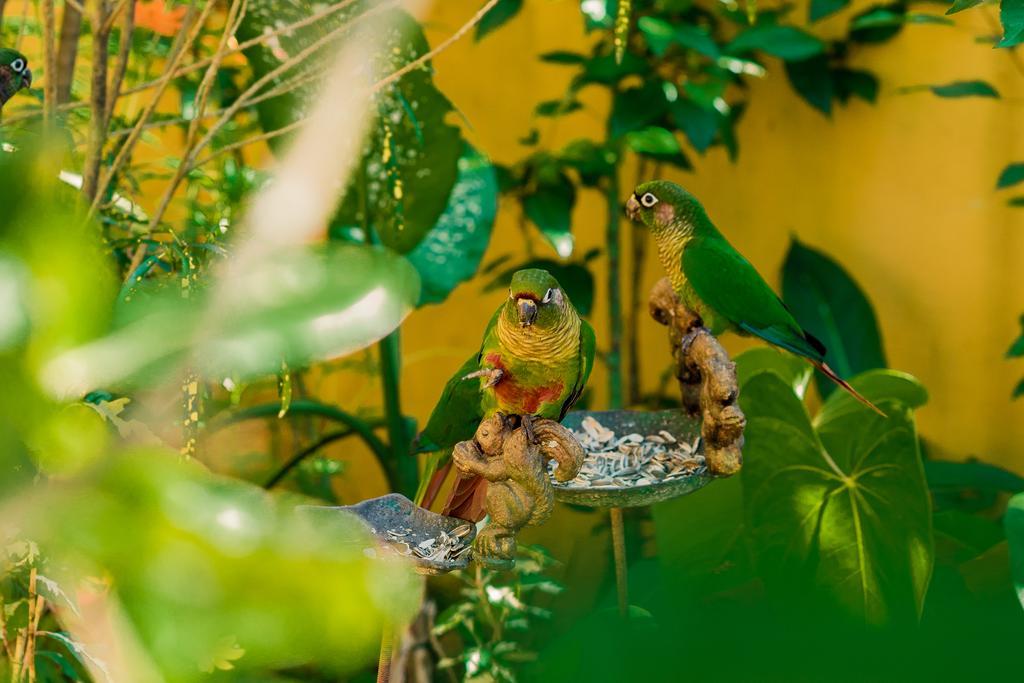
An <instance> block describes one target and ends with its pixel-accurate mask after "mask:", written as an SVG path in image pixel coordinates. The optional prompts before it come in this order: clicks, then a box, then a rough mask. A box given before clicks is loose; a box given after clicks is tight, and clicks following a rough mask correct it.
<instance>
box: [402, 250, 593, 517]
mask: <svg viewBox="0 0 1024 683" xmlns="http://www.w3.org/2000/svg"><path fill="white" fill-rule="evenodd" d="M595 346H596V343H595V337H594V330H593V328H591V326H590V325H589V324H588V323H587V322H586V321H585V320H583V319H581V318H580V316H579V314H578V313H577V312H576V309H575V308H574V307H573V305H572V302H570V301H569V297H568V296H567V295H566V293H565V291H564V290H563V289H562V288H561V287H560V286H559V284H558V281H557V280H556V279H555V278H554V277H553V276H552V275H551V274H550V273H548V272H547V271H546V270H540V269H536V268H531V269H526V270H520V271H517V272H516V273H515V274H514V275H513V276H512V283H511V285H510V287H509V295H508V299H507V300H506V301H505V303H503V304H502V305H501V306H500V307H499V308H498V310H497V311H495V313H494V315H493V316H492V317H491V321H490V323H488V325H487V329H486V330H485V331H484V339H483V343H482V344H481V346H480V351H479V352H477V353H475V354H473V356H472V357H470V358H469V360H467V361H466V362H465V363H463V365H462V367H461V368H459V370H458V371H457V372H456V373H455V375H454V376H453V377H452V378H451V379H450V380H448V383H447V384H446V385H445V387H444V391H443V392H442V393H441V398H440V400H439V401H438V403H437V405H436V406H435V407H434V410H433V412H432V413H431V414H430V419H429V420H428V421H427V426H426V427H425V428H424V429H423V432H422V433H421V434H420V436H419V438H418V446H417V448H416V452H417V453H424V452H429V453H430V455H429V456H428V458H427V464H426V468H425V471H424V473H423V477H422V478H421V480H420V490H419V491H418V492H417V494H416V502H417V504H419V505H422V506H423V507H430V505H431V504H432V503H433V502H434V499H435V498H436V497H437V494H438V492H439V490H440V489H441V485H442V482H443V481H444V480H445V477H446V476H447V474H448V472H449V470H450V469H451V466H452V449H453V447H454V446H455V444H457V443H458V442H460V441H465V440H467V439H472V438H473V435H474V433H475V432H476V429H477V427H478V426H479V424H480V421H481V420H483V419H484V418H487V417H490V416H492V415H494V414H495V413H498V412H501V413H504V414H507V415H520V416H524V421H526V422H527V426H528V425H529V420H530V419H532V418H547V419H550V420H555V421H559V422H560V421H561V420H562V418H564V417H565V415H566V413H568V412H569V409H570V408H572V406H573V404H574V403H575V402H576V401H577V400H578V399H579V397H580V395H581V394H582V393H583V388H584V386H586V384H587V378H588V377H589V376H590V371H591V369H592V368H593V366H594V349H595ZM486 484H487V482H486V480H484V479H482V478H480V477H476V478H474V479H460V480H458V481H457V482H456V484H455V487H454V489H453V490H452V493H451V495H450V496H449V497H448V499H447V501H446V503H445V505H444V508H443V509H442V512H443V514H446V515H452V516H455V517H461V518H463V519H467V520H469V521H473V522H476V521H478V520H479V519H481V518H482V517H483V502H484V494H485V492H486Z"/></svg>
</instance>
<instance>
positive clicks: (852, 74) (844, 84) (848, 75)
mask: <svg viewBox="0 0 1024 683" xmlns="http://www.w3.org/2000/svg"><path fill="white" fill-rule="evenodd" d="M832 74H833V76H834V77H835V86H836V95H837V96H838V97H839V99H840V101H842V102H843V103H844V104H845V103H846V102H847V100H849V99H850V97H852V96H854V95H856V96H857V97H859V98H861V99H862V100H864V101H865V102H870V103H871V104H874V102H875V100H876V99H878V78H877V77H876V76H875V75H874V74H873V73H871V72H870V71H861V70H858V69H847V68H843V67H840V68H838V69H835V70H834V71H833V72H832Z"/></svg>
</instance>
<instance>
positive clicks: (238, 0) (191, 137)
mask: <svg viewBox="0 0 1024 683" xmlns="http://www.w3.org/2000/svg"><path fill="white" fill-rule="evenodd" d="M247 6H248V2H247V0H231V8H230V9H229V10H228V17H227V25H226V26H225V27H224V31H223V32H222V33H221V36H220V42H219V43H218V44H217V51H216V52H215V53H214V55H213V59H212V60H211V61H210V66H209V67H208V68H207V69H206V73H205V74H204V75H203V80H202V81H201V82H200V83H199V88H198V89H197V90H196V95H195V99H194V100H193V102H194V107H193V110H194V111H195V114H196V115H195V117H194V118H193V119H192V121H190V122H189V126H188V133H187V134H186V136H185V149H191V148H192V147H193V146H194V145H195V142H196V136H197V135H198V134H199V122H200V120H201V116H202V114H203V112H204V111H206V101H207V99H208V97H209V94H210V88H211V86H212V85H213V81H214V79H215V78H216V77H217V72H218V71H219V70H220V65H221V62H222V61H223V59H224V55H225V52H226V50H227V44H228V39H229V38H230V37H231V36H233V35H235V32H236V31H238V26H239V24H241V22H242V19H243V18H244V17H245V10H246V7H247ZM187 172H188V168H187V166H186V165H185V164H179V165H178V168H177V169H175V171H174V176H173V177H172V178H171V181H170V183H168V185H167V189H166V190H165V191H164V194H163V196H162V197H161V198H160V202H159V204H157V208H156V211H154V212H153V218H152V219H151V220H150V223H149V227H150V230H152V229H155V228H156V227H157V226H158V225H160V221H161V220H162V219H163V217H164V213H166V212H167V207H168V206H170V204H171V199H172V198H173V197H174V192H175V191H176V190H177V188H178V185H179V184H181V181H182V179H183V178H184V177H185V174H186V173H187ZM129 272H130V271H129Z"/></svg>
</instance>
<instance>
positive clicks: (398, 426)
mask: <svg viewBox="0 0 1024 683" xmlns="http://www.w3.org/2000/svg"><path fill="white" fill-rule="evenodd" d="M377 348H378V350H379V351H380V376H381V385H382V389H383V391H384V419H385V421H386V423H387V428H388V440H389V441H390V442H391V461H392V462H391V463H390V468H391V469H392V471H393V472H394V475H395V476H394V482H395V483H397V484H398V491H399V493H404V494H405V495H407V496H412V495H414V494H415V493H416V487H417V485H418V483H419V481H418V480H419V476H418V474H417V467H416V458H414V457H413V456H412V455H411V445H412V437H411V436H410V435H409V430H408V426H407V425H406V422H405V416H404V415H403V414H402V396H401V344H400V337H399V331H398V330H395V331H394V332H392V333H391V334H389V335H388V336H386V337H384V338H383V339H381V340H380V342H378V344H377Z"/></svg>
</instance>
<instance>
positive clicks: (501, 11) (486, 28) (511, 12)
mask: <svg viewBox="0 0 1024 683" xmlns="http://www.w3.org/2000/svg"><path fill="white" fill-rule="evenodd" d="M522 8H523V0H498V4H496V5H495V6H494V7H492V8H491V11H490V12H488V13H487V14H485V15H484V16H483V19H481V20H480V23H478V24H477V25H476V39H477V40H480V39H481V38H483V37H484V36H486V35H487V34H489V33H491V32H492V31H494V30H496V29H498V28H500V27H502V26H504V25H505V24H507V23H508V22H509V21H510V20H511V19H512V18H513V17H515V16H516V15H517V14H519V11H520V10H521V9H522Z"/></svg>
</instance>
